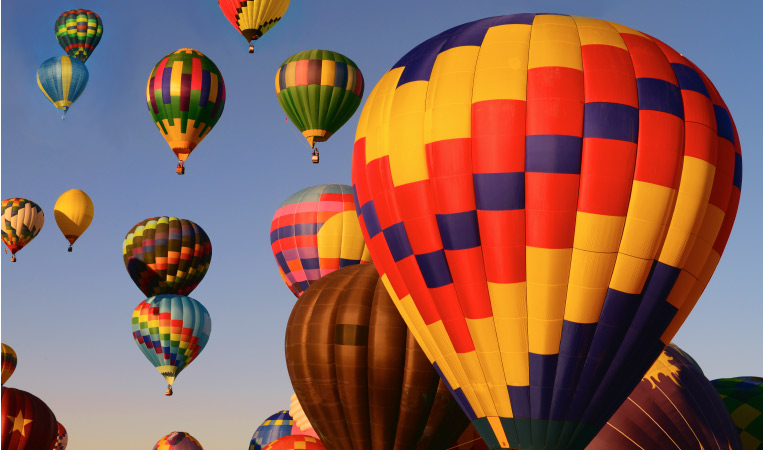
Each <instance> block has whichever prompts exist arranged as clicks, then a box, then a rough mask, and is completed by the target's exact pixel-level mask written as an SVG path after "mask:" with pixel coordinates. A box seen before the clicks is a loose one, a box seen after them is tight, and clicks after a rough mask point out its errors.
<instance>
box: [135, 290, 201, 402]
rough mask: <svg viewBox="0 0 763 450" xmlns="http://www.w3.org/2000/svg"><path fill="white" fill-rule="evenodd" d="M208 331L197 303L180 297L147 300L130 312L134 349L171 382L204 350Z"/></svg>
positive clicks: (161, 296) (157, 297) (162, 296)
mask: <svg viewBox="0 0 763 450" xmlns="http://www.w3.org/2000/svg"><path fill="white" fill-rule="evenodd" d="M211 331H212V319H211V318H210V317H209V313H208V312H207V308H205V307H204V305H202V304H201V303H200V302H199V301H197V300H194V299H192V298H191V297H186V296H184V295H157V296H155V297H151V298H147V299H146V300H144V301H142V302H140V304H139V305H138V306H137V307H135V310H134V311H133V313H132V336H133V339H134V340H135V343H136V344H137V345H138V348H140V350H141V351H142V352H143V354H144V355H145V356H146V358H148V360H149V361H150V362H151V364H153V365H154V367H156V369H157V370H158V371H159V373H161V374H162V376H163V377H164V379H165V380H167V385H168V386H167V392H166V395H172V383H174V382H175V378H177V376H178V375H179V374H180V372H181V371H182V370H183V369H185V368H186V367H188V365H189V364H191V363H192V362H193V360H194V359H196V357H197V356H199V354H200V353H201V351H202V350H204V346H205V345H207V341H209V334H210V332H211Z"/></svg>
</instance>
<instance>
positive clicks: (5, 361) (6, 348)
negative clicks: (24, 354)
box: [2, 344, 17, 384]
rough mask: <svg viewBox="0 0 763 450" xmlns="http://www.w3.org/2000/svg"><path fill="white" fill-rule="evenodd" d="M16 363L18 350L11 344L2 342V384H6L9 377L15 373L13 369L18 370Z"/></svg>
mask: <svg viewBox="0 0 763 450" xmlns="http://www.w3.org/2000/svg"><path fill="white" fill-rule="evenodd" d="M16 363H17V359H16V352H15V351H13V349H12V348H11V346H10V345H7V344H2V378H3V383H2V384H5V382H6V381H8V378H10V377H11V375H13V371H14V370H16Z"/></svg>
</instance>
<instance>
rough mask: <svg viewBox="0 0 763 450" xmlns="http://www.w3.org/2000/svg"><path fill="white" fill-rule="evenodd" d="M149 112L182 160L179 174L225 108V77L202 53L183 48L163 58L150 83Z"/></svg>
mask: <svg viewBox="0 0 763 450" xmlns="http://www.w3.org/2000/svg"><path fill="white" fill-rule="evenodd" d="M146 102H147V105H148V111H149V112H150V113H151V117H152V118H153V119H154V122H155V123H156V126H157V128H159V131H160V132H161V133H162V136H164V139H166V140H167V144H169V146H170V148H171V149H172V151H173V152H174V153H175V155H176V156H177V158H178V170H177V173H178V174H182V173H183V171H184V170H183V164H184V162H185V160H186V159H187V158H188V155H189V154H191V152H192V151H193V149H194V148H196V146H197V145H199V142H201V141H202V139H204V138H205V137H206V136H207V134H209V131H210V130H211V129H212V127H214V126H215V124H216V123H217V121H218V120H220V115H222V113H223V108H224V107H225V83H224V82H223V76H222V74H221V73H220V71H219V70H218V69H217V66H216V65H215V63H214V62H212V60H211V59H209V58H207V57H206V56H204V55H203V54H201V52H199V51H198V50H194V49H192V48H181V49H180V50H178V51H176V52H173V53H170V54H169V55H167V56H165V57H164V58H162V59H161V60H160V61H159V62H158V63H157V64H156V66H154V69H153V70H152V71H151V75H150V76H149V77H148V83H147V84H146Z"/></svg>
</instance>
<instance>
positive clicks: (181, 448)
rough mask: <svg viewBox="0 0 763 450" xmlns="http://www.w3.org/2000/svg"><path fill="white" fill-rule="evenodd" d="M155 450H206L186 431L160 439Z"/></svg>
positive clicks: (176, 432) (173, 433)
mask: <svg viewBox="0 0 763 450" xmlns="http://www.w3.org/2000/svg"><path fill="white" fill-rule="evenodd" d="M153 450H204V447H202V446H201V444H200V443H199V441H198V440H196V438H195V437H193V436H191V435H190V434H188V433H186V432H184V431H173V432H172V433H170V434H168V435H167V436H164V437H163V438H161V439H159V442H157V443H156V445H154V449H153Z"/></svg>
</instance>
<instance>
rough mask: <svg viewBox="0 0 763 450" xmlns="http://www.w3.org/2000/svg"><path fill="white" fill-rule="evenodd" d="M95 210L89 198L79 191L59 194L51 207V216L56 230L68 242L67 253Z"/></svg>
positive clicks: (85, 228) (88, 223)
mask: <svg viewBox="0 0 763 450" xmlns="http://www.w3.org/2000/svg"><path fill="white" fill-rule="evenodd" d="M94 214H95V209H94V208H93V201H92V200H90V196H89V195H87V194H86V193H85V192H84V191H81V190H79V189H69V190H68V191H66V192H64V193H63V194H61V196H60V197H58V200H56V205H55V206H54V207H53V215H54V217H55V219H56V224H57V225H58V228H59V229H60V230H61V233H63V235H64V237H65V238H66V240H67V241H69V251H72V245H74V241H76V240H77V239H78V238H79V237H80V236H81V235H82V233H84V232H85V230H87V227H89V226H90V222H92V221H93V215H94Z"/></svg>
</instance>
